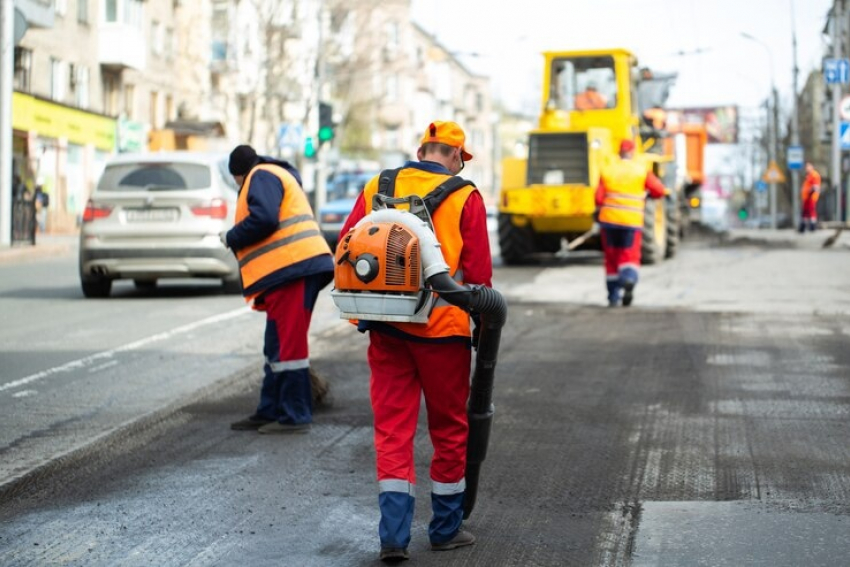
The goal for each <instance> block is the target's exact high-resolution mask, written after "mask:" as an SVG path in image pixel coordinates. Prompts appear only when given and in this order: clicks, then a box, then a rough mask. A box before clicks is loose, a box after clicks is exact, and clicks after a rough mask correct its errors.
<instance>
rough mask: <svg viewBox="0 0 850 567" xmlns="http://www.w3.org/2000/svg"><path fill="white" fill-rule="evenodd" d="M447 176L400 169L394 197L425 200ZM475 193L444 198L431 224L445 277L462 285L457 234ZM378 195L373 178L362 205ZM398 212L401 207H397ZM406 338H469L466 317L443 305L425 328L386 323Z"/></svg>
mask: <svg viewBox="0 0 850 567" xmlns="http://www.w3.org/2000/svg"><path fill="white" fill-rule="evenodd" d="M449 177H451V176H450V175H439V174H434V173H430V172H426V171H422V170H420V169H416V168H412V167H411V168H404V169H402V170H401V171H399V173H398V177H396V182H395V193H394V194H395V196H396V197H408V196H410V195H419V196H420V197H423V198H424V197H425V195H427V194H428V193H430V192H431V191H433V190H434V189H436V188H437V187H438V186H439V185H440V184H441V183H443V182H444V181H445V180H446V179H448V178H449ZM473 191H477V189H476V188H475V187H472V186H466V187H462V188H461V189H458V190H457V191H455V192H454V193H452V194H451V195H449V196H448V198H446V200H445V201H443V203H442V204H441V205H440V206H439V207H438V208H437V210H436V211H434V215H433V216H432V217H431V220H432V221H433V223H434V232H435V234H436V236H437V241H438V242H439V243H440V250H441V252H442V253H443V258H444V259H445V261H446V264H448V266H449V274H450V275H451V276H452V278H453V279H454V280H455V281H456V282H458V283H463V282H462V280H461V279H460V277H462V273H459V268H460V253H461V250H462V249H463V238H462V237H461V234H460V217H461V213H462V212H463V206H464V205H465V204H466V200H467V199H468V198H469V196H470V195H471V194H472V192H473ZM377 192H378V177H374V178H373V179H371V180H370V181H369V183H367V184H366V187H365V188H364V189H363V198H364V202H365V203H371V202H372V197H373V196H374V195H375V193H377ZM397 207H399V208H402V207H403V205H401V206H400V205H397ZM388 324H391V325H392V326H394V327H396V328H397V329H399V330H400V331H403V332H405V333H407V334H409V335H414V336H417V337H423V338H440V337H469V336H471V328H470V324H469V314H468V313H467V312H466V311H464V310H463V309H461V308H460V307H456V306H454V305H450V304H448V303H446V302H445V301H441V302H437V303H435V304H434V308H433V310H432V311H431V316H430V317H429V318H428V322H427V323H426V324H424V325H423V324H422V323H388Z"/></svg>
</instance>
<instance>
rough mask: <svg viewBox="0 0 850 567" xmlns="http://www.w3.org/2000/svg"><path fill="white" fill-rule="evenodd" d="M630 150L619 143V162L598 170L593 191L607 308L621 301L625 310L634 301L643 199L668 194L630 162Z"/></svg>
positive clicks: (631, 146)
mask: <svg viewBox="0 0 850 567" xmlns="http://www.w3.org/2000/svg"><path fill="white" fill-rule="evenodd" d="M634 150H635V144H634V142H632V141H631V140H623V141H622V143H621V144H620V159H619V160H615V161H613V162H612V163H610V164H609V165H608V166H606V167H604V168H603V169H602V175H601V176H600V178H599V186H598V187H597V189H596V207H597V220H598V222H599V225H600V228H601V229H602V231H601V232H602V249H603V251H604V254H605V281H606V284H607V287H608V306H609V307H617V306H618V305H620V301H621V300H622V305H623V307H628V306H629V305H631V304H632V301H633V299H634V289H635V286H636V285H637V281H638V269H639V267H640V249H641V237H642V231H643V214H644V205H645V201H646V198H647V195H648V196H649V197H650V198H652V199H660V198H663V197H664V196H665V195H668V194H669V191H668V190H667V189H666V188H665V187H664V185H663V184H662V183H661V181H660V180H659V179H658V177H656V176H655V174H653V173H652V172H651V171H647V170H646V168H645V167H644V166H643V165H641V164H639V163H637V162H635V161H633V160H632V158H633V157H634ZM623 290H625V293H623V294H622V298H621V297H620V295H621V292H622V291H623Z"/></svg>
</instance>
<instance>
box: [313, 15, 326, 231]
mask: <svg viewBox="0 0 850 567" xmlns="http://www.w3.org/2000/svg"><path fill="white" fill-rule="evenodd" d="M318 5H319V46H318V50H317V51H316V84H315V85H314V91H315V92H314V97H313V116H314V117H315V120H311V121H310V122H311V124H312V129H311V130H310V134H311V135H313V136H315V139H316V199H315V201H316V203H315V205H316V210H315V211H313V212H314V213H315V214H316V216H317V218H318V215H319V210H320V209H321V208H322V207H323V206H324V205H325V202H326V201H327V196H328V186H327V184H328V172H327V169H328V157H327V153H328V151H330V150H329V148H325V147H322V146H323V145H324V144H322V142H321V141H320V140H319V106H320V103H321V101H322V90H323V89H324V86H325V57H324V55H322V54H323V52H324V49H325V46H324V40H325V39H324V38H325V2H324V0H318ZM328 143H330V142H328Z"/></svg>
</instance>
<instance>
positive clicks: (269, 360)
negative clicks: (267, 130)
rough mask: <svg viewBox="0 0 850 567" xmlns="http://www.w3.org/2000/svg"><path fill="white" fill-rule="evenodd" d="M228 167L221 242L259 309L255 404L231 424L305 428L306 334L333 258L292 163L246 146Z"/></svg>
mask: <svg viewBox="0 0 850 567" xmlns="http://www.w3.org/2000/svg"><path fill="white" fill-rule="evenodd" d="M228 167H229V169H230V173H231V175H233V178H234V179H235V180H236V183H237V185H239V197H238V199H237V202H236V219H235V220H236V224H235V225H234V226H233V228H231V229H230V230H229V231H227V232H225V233H222V235H221V238H222V242H224V244H225V245H226V246H227V247H228V248H230V249H231V250H233V252H234V253H235V254H236V258H237V259H238V260H239V270H240V272H241V275H242V290H243V291H242V293H243V295H244V296H245V299H246V300H247V301H249V302H253V307H254V309H256V310H258V311H265V313H266V331H265V344H264V346H263V354H264V355H265V364H264V366H263V371H264V373H265V377H264V379H263V384H262V388H261V390H260V402H259V404H258V406H257V409H256V411H255V412H254V413H253V414H252V415H250V416H248V417H247V418H245V419H242V420H240V421H236V422H234V423H232V424H231V425H230V427H231V429H235V430H238V431H239V430H241V431H246V430H249V431H258V432H259V433H263V434H267V433H304V432H306V431H307V430H309V429H310V424H311V423H312V421H313V392H312V389H311V373H310V358H309V355H308V344H307V336H308V331H309V327H310V319H311V316H312V312H313V306H314V305H315V303H316V298H317V297H318V295H319V291H321V289H322V288H323V287H325V286H326V285H327V284H329V283H330V281H331V280H332V279H333V257H332V256H331V251H330V248H328V245H327V243H326V242H325V239H324V238H323V237H322V234H321V232H320V231H319V226H318V224H317V223H316V220H315V218H313V212H312V210H311V209H310V204H309V203H308V202H307V197H306V196H305V195H304V191H303V190H302V189H301V178H300V176H299V174H298V171H297V170H296V169H295V168H294V167H292V166H291V165H290V164H289V163H288V162H284V161H278V160H275V159H272V158H268V157H264V156H258V155H257V153H256V151H254V149H253V148H252V147H251V146H246V145H241V146H237V147H236V148H235V149H234V150H233V151H232V152H231V154H230V161H229V163H228Z"/></svg>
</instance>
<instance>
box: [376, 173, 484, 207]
mask: <svg viewBox="0 0 850 567" xmlns="http://www.w3.org/2000/svg"><path fill="white" fill-rule="evenodd" d="M399 171H401V168H400V167H399V168H397V169H385V170H384V171H382V172H381V175H380V176H379V178H378V194H379V195H383V196H385V197H391V198H392V197H395V180H396V177H398V172H399ZM467 185H471V186H473V187H475V183H473V182H472V181H470V180H469V179H464V178H463V177H458V176H457V175H453V176H451V177H449V178H448V179H446V180H445V181H443V182H442V183H441V184H440V185H438V186H437V187H436V188H435V189H434V190H433V191H431V192H430V193H428V194H427V195H426V196H425V198H424V199H422V200H423V201H424V203H425V207H426V208H427V209H428V214H429V215H431V216H433V215H434V211H436V210H437V207H439V206H440V205H441V204H442V203H443V201H445V200H446V199H447V198H448V197H449V195H451V194H452V193H454V192H455V191H457V190H458V189H461V188H463V187H466V186H467ZM387 207H391V208H395V205H393V204H389V203H388V204H387Z"/></svg>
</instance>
